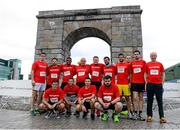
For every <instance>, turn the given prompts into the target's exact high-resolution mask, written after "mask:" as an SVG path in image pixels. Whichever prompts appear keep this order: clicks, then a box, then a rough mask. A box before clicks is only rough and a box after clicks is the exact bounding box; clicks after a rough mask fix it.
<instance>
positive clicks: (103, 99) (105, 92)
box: [94, 75, 123, 122]
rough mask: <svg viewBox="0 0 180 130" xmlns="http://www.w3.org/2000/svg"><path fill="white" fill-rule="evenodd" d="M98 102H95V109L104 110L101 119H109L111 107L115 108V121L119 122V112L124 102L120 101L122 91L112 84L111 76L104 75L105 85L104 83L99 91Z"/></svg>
mask: <svg viewBox="0 0 180 130" xmlns="http://www.w3.org/2000/svg"><path fill="white" fill-rule="evenodd" d="M97 96H98V102H96V103H95V105H94V106H95V109H97V110H100V111H102V112H103V114H102V115H101V120H104V121H106V120H107V119H108V111H107V110H109V109H112V110H114V111H115V112H114V113H113V121H114V122H119V118H118V113H119V112H120V111H121V110H122V107H123V105H122V103H121V102H120V93H119V90H118V88H117V86H115V85H114V84H111V76H109V75H106V76H105V77H104V85H102V86H101V87H100V89H99V92H98V95H97Z"/></svg>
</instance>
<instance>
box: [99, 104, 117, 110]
mask: <svg viewBox="0 0 180 130" xmlns="http://www.w3.org/2000/svg"><path fill="white" fill-rule="evenodd" d="M101 106H102V108H103V109H104V110H109V109H111V110H115V104H110V106H109V107H108V108H104V107H103V105H101Z"/></svg>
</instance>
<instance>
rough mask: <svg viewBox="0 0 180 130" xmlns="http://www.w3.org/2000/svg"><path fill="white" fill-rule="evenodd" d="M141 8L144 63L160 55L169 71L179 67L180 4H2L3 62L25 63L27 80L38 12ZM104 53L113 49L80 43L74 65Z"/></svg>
mask: <svg viewBox="0 0 180 130" xmlns="http://www.w3.org/2000/svg"><path fill="white" fill-rule="evenodd" d="M123 5H140V6H141V8H142V9H143V13H142V17H141V21H142V32H143V45H144V46H143V47H144V55H143V57H144V59H145V60H146V61H149V53H150V52H151V51H157V53H158V60H159V61H161V62H162V63H163V64H164V66H165V68H167V67H169V66H171V65H173V64H176V63H179V61H180V51H179V46H178V44H179V43H180V36H179V35H180V15H179V12H180V7H179V5H180V2H179V0H0V58H4V59H10V58H18V59H21V60H22V73H23V74H25V75H24V77H25V79H27V74H28V73H29V72H30V69H31V64H32V62H33V57H34V48H35V44H36V32H37V19H36V15H37V14H38V11H44V10H59V9H64V10H72V9H92V8H110V7H112V6H123ZM88 42H91V43H94V45H96V47H94V46H92V49H90V50H89V52H87V51H84V50H85V49H84V48H85V46H87V44H88ZM97 47H101V48H103V49H104V52H101V53H100V54H98V53H96V55H99V56H100V58H102V57H103V56H104V55H109V46H108V44H107V43H105V42H104V41H103V40H101V39H98V38H90V39H89V38H85V39H82V40H80V41H79V42H78V43H77V44H75V45H74V47H73V48H72V50H71V53H72V57H73V62H74V63H77V60H79V58H80V57H82V56H83V57H86V58H87V59H88V62H89V63H90V62H91V59H92V56H93V55H94V52H93V50H94V49H95V48H97Z"/></svg>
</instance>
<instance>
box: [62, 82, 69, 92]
mask: <svg viewBox="0 0 180 130" xmlns="http://www.w3.org/2000/svg"><path fill="white" fill-rule="evenodd" d="M67 84H68V83H67V82H62V84H61V89H62V90H64V87H65V86H66V85H67Z"/></svg>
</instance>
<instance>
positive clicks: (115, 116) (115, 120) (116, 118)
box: [113, 114, 119, 123]
mask: <svg viewBox="0 0 180 130" xmlns="http://www.w3.org/2000/svg"><path fill="white" fill-rule="evenodd" d="M113 121H114V122H115V123H118V122H119V118H118V114H114V116H113Z"/></svg>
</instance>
